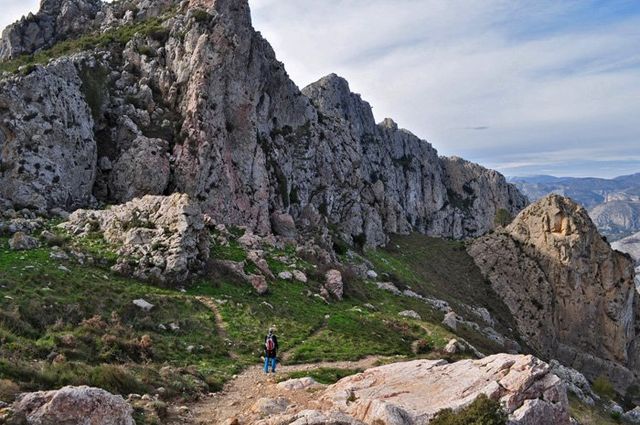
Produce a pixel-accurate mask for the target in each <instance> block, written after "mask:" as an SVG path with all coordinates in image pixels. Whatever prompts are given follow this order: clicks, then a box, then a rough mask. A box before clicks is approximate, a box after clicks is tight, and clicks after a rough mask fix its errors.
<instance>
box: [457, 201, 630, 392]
mask: <svg viewBox="0 0 640 425" xmlns="http://www.w3.org/2000/svg"><path fill="white" fill-rule="evenodd" d="M468 250H469V253H470V254H471V256H472V257H474V260H475V262H476V264H477V265H478V266H479V267H480V269H481V270H482V272H483V273H484V274H485V275H486V276H487V277H488V279H489V280H490V282H491V284H492V286H493V289H494V290H495V291H496V293H498V294H499V295H500V296H501V297H502V298H503V300H504V302H505V303H506V305H507V306H508V307H509V309H510V310H511V313H512V314H513V316H514V317H515V319H516V321H517V324H518V327H519V330H520V334H521V335H522V336H523V338H524V339H525V340H526V342H527V343H528V344H529V345H530V346H531V347H533V348H534V349H536V350H538V351H539V352H540V353H541V354H542V355H543V356H544V357H547V358H555V359H558V360H559V361H560V362H561V363H563V364H565V365H567V366H571V367H573V368H574V369H577V370H579V371H581V372H582V373H584V374H585V375H586V376H587V377H588V378H590V379H594V378H596V377H597V376H599V375H601V374H605V375H606V376H607V377H608V378H609V379H610V380H611V381H612V382H613V383H614V384H615V386H616V388H617V389H618V390H619V391H621V392H624V391H626V388H627V387H628V386H629V385H630V384H631V383H633V382H634V381H635V380H636V376H635V374H636V371H637V369H636V368H637V365H638V363H637V350H636V326H637V322H636V320H637V319H636V318H637V311H638V309H637V296H636V291H635V287H634V282H633V265H632V262H631V260H630V259H629V258H628V257H627V256H625V255H623V254H621V253H618V252H616V251H614V250H612V249H611V247H610V246H609V244H608V243H607V242H606V240H605V239H603V238H602V236H600V234H599V233H598V231H597V229H596V227H595V226H594V225H593V223H592V222H591V220H590V218H589V216H588V215H587V212H586V210H585V209H584V208H582V207H580V206H578V205H577V204H575V203H574V202H573V201H571V200H569V199H568V198H563V197H560V196H557V195H550V196H548V197H546V198H543V199H541V200H540V201H538V202H537V203H535V204H533V205H531V206H530V207H528V208H527V209H525V210H524V211H522V212H521V213H520V214H519V215H518V217H516V219H515V220H514V221H513V223H511V224H510V225H509V226H508V227H507V228H506V229H503V230H499V231H497V232H495V233H493V234H489V235H486V236H484V237H482V238H479V239H477V240H476V241H474V242H473V243H472V244H471V245H470V247H469V249H468Z"/></svg>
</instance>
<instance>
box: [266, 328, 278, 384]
mask: <svg viewBox="0 0 640 425" xmlns="http://www.w3.org/2000/svg"><path fill="white" fill-rule="evenodd" d="M277 355H278V337H276V327H275V326H272V327H270V328H269V333H268V334H267V336H266V337H265V339H264V373H269V367H271V372H273V373H276V363H277V362H278V360H277V359H276V356H277Z"/></svg>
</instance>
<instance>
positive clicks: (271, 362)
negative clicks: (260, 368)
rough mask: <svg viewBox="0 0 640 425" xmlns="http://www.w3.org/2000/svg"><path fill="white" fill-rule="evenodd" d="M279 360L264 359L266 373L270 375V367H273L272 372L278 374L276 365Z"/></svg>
mask: <svg viewBox="0 0 640 425" xmlns="http://www.w3.org/2000/svg"><path fill="white" fill-rule="evenodd" d="M277 363H278V360H277V359H276V358H275V357H265V358H264V373H269V366H271V372H273V373H276V364H277Z"/></svg>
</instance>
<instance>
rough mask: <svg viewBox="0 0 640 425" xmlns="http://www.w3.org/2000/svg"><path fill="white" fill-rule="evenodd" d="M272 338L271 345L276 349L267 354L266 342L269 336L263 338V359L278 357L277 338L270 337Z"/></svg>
mask: <svg viewBox="0 0 640 425" xmlns="http://www.w3.org/2000/svg"><path fill="white" fill-rule="evenodd" d="M271 337H272V338H273V343H274V345H275V346H276V348H275V349H274V350H273V352H271V353H267V340H268V339H269V335H267V336H265V337H264V355H265V357H276V356H277V355H278V337H277V336H276V335H275V334H274V335H272V336H271Z"/></svg>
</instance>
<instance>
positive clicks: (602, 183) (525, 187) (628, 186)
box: [509, 173, 640, 241]
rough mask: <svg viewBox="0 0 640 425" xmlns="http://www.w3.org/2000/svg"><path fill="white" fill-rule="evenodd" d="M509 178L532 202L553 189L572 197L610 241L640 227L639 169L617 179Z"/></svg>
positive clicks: (623, 236)
mask: <svg viewBox="0 0 640 425" xmlns="http://www.w3.org/2000/svg"><path fill="white" fill-rule="evenodd" d="M509 181H510V182H511V183H513V184H515V185H516V186H517V187H518V189H520V191H521V192H522V193H524V194H525V195H526V196H527V197H528V198H529V200H530V201H531V202H533V201H536V200H538V199H540V198H542V197H544V196H546V195H548V194H550V193H556V194H559V195H563V196H568V197H570V198H572V199H573V200H575V201H576V202H578V203H580V204H581V205H583V206H584V207H585V208H586V209H587V210H588V211H589V215H590V216H591V219H592V220H593V221H594V223H595V224H596V226H597V227H598V229H599V230H600V232H601V233H602V234H604V235H605V236H607V238H608V239H609V240H610V241H616V240H619V239H622V238H625V237H628V236H630V235H633V234H635V233H637V232H639V231H640V173H636V174H632V175H628V176H621V177H616V178H614V179H600V178H591V177H587V178H574V177H554V176H532V177H512V178H510V179H509Z"/></svg>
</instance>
